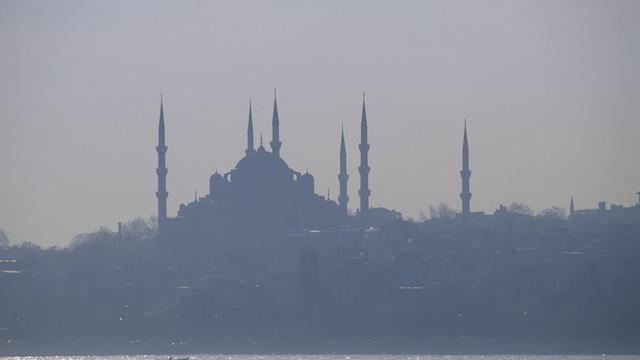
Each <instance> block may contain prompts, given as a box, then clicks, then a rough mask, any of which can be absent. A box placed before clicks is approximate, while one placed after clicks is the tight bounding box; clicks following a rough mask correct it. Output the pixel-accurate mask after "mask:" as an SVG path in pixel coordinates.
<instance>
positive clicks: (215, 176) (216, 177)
mask: <svg viewBox="0 0 640 360" xmlns="http://www.w3.org/2000/svg"><path fill="white" fill-rule="evenodd" d="M219 180H222V181H224V177H222V175H220V173H218V172H217V171H216V172H214V173H213V175H211V177H210V178H209V181H219Z"/></svg>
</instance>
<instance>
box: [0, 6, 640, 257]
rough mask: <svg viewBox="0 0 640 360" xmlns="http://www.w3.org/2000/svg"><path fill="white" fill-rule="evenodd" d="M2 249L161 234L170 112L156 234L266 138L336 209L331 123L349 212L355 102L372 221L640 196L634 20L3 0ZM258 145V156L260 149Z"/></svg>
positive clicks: (418, 9)
mask: <svg viewBox="0 0 640 360" xmlns="http://www.w3.org/2000/svg"><path fill="white" fill-rule="evenodd" d="M0 51H1V56H0V169H1V175H0V228H1V229H4V230H5V231H6V232H7V233H8V235H9V236H10V238H11V239H12V241H14V242H21V241H33V242H36V243H39V244H44V245H52V244H58V245H65V244H67V243H68V242H69V241H70V240H71V238H72V237H73V235H74V234H77V233H80V232H86V231H91V230H94V229H96V228H97V227H99V226H101V225H106V226H110V227H112V228H114V227H115V224H116V223H117V222H118V221H125V220H127V219H131V218H133V217H135V216H145V217H146V216H148V215H150V214H153V213H155V206H156V200H155V190H156V189H155V186H156V185H155V184H156V177H155V172H154V169H155V167H156V153H155V149H154V146H155V142H156V139H157V134H156V131H157V120H158V106H159V97H160V92H161V91H162V92H164V93H165V99H166V104H165V105H166V107H165V110H166V113H165V114H166V121H167V143H168V146H169V151H168V154H167V165H168V168H169V173H168V189H169V214H171V215H175V211H176V209H177V206H178V205H179V204H180V203H181V202H187V201H190V200H191V199H192V198H193V192H194V189H196V188H197V189H198V191H199V192H200V193H201V194H204V193H206V191H207V182H208V178H209V175H210V174H211V173H212V172H213V171H214V170H215V169H216V168H218V169H220V170H228V169H229V168H232V167H233V166H234V164H235V163H236V162H237V160H239V159H240V157H241V156H242V155H243V149H244V146H245V134H244V131H245V129H246V119H247V105H248V99H249V97H250V96H251V97H253V103H254V122H255V126H256V138H257V137H258V136H259V133H260V131H263V132H264V133H265V138H266V139H268V138H269V134H270V127H269V126H270V120H271V118H270V116H271V104H272V93H273V88H274V87H277V88H278V101H279V110H280V120H281V138H282V141H283V146H282V154H283V157H284V158H285V159H286V160H287V162H288V163H289V165H290V166H291V167H293V168H295V169H298V170H304V169H307V168H308V169H309V171H310V172H312V173H313V174H314V176H315V179H316V190H317V192H319V193H321V194H326V189H327V188H328V187H330V188H331V189H332V194H337V190H338V186H337V177H336V175H337V172H338V145H339V131H340V124H341V123H344V125H345V135H346V139H347V151H348V156H349V173H350V175H351V178H350V183H349V195H350V197H351V201H350V206H351V207H352V208H355V207H357V204H358V199H357V179H358V175H357V165H358V164H357V152H356V149H357V143H358V139H357V134H358V125H359V118H360V99H361V92H362V90H366V92H367V106H368V108H367V109H368V116H369V130H370V142H371V151H370V164H371V167H372V170H371V189H372V195H371V204H372V206H385V207H389V208H395V209H398V210H400V211H402V212H403V213H404V214H405V215H408V216H414V217H415V216H417V214H418V212H419V210H420V209H425V210H426V209H427V208H428V205H429V204H437V203H439V202H447V203H449V204H452V205H454V206H455V207H456V208H459V207H460V200H459V197H458V194H459V192H460V178H459V174H458V171H459V169H460V161H461V155H460V147H461V141H462V125H463V119H464V118H465V117H466V118H467V119H468V124H469V141H470V148H471V170H472V172H473V174H472V177H471V191H472V193H473V198H472V205H471V206H472V210H482V211H487V212H492V211H493V210H494V209H495V208H496V207H497V206H498V204H500V203H509V202H511V201H522V202H526V203H529V204H530V205H531V206H532V207H533V208H534V209H536V210H541V209H544V208H547V207H551V206H554V205H558V206H563V207H567V206H568V202H569V197H570V196H571V195H572V194H573V195H574V197H575V200H576V206H577V207H578V208H585V207H595V206H596V202H597V201H599V200H606V201H608V202H613V203H618V204H625V205H631V204H633V203H634V202H635V195H634V193H635V192H636V191H638V190H640V166H638V158H637V154H638V150H639V145H638V142H637V139H638V134H640V71H639V68H638V66H639V64H640V2H639V1H556V0H554V1H542V0H540V1H482V2H479V1H437V2H436V1H398V2H390V1H349V2H346V1H315V2H311V1H226V2H222V1H172V2H165V1H37V2H36V1H6V0H5V1H2V2H0ZM256 141H257V140H256Z"/></svg>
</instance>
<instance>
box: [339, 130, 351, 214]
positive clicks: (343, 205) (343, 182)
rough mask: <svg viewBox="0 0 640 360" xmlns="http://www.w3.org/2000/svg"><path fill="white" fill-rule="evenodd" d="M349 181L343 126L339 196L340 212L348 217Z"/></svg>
mask: <svg viewBox="0 0 640 360" xmlns="http://www.w3.org/2000/svg"><path fill="white" fill-rule="evenodd" d="M348 180H349V174H347V148H346V146H345V145H344V125H343V126H342V135H341V136H340V173H339V174H338V181H339V182H340V195H339V196H338V204H340V212H341V213H342V215H344V216H346V215H347V213H348V207H347V204H348V203H349V196H348V195H347V181H348Z"/></svg>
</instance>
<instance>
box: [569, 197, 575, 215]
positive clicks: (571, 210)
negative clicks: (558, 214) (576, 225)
mask: <svg viewBox="0 0 640 360" xmlns="http://www.w3.org/2000/svg"><path fill="white" fill-rule="evenodd" d="M575 211H576V207H575V206H574V205H573V195H571V203H570V204H569V217H570V218H572V217H573V215H574V214H575Z"/></svg>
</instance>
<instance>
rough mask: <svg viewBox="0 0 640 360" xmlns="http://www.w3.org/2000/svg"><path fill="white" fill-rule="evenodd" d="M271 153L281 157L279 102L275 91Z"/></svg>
mask: <svg viewBox="0 0 640 360" xmlns="http://www.w3.org/2000/svg"><path fill="white" fill-rule="evenodd" d="M270 144H271V152H272V153H273V155H275V156H277V157H280V146H282V142H281V141H280V119H279V118H278V100H277V99H276V91H275V89H274V90H273V118H272V119H271V143H270Z"/></svg>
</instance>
